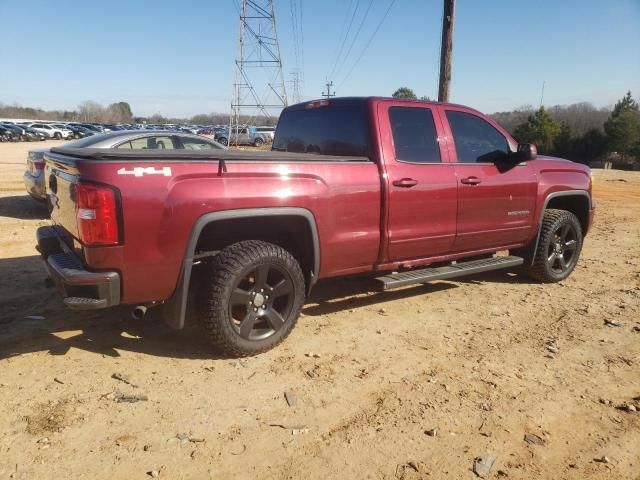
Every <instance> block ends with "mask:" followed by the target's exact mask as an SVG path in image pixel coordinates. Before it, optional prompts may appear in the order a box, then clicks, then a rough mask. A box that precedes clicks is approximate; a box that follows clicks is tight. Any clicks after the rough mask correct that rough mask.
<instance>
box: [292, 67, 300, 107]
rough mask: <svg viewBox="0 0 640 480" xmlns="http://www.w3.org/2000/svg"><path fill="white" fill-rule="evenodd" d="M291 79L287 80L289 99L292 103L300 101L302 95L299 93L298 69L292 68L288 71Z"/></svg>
mask: <svg viewBox="0 0 640 480" xmlns="http://www.w3.org/2000/svg"><path fill="white" fill-rule="evenodd" d="M290 75H291V77H292V80H289V83H290V84H291V87H292V88H291V101H292V103H300V101H301V100H302V95H301V94H300V87H301V84H302V79H301V78H300V70H294V71H293V72H291V73H290Z"/></svg>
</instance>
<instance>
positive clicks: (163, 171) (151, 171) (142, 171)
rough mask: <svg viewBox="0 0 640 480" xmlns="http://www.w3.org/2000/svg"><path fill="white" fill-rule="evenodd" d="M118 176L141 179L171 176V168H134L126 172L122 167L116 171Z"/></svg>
mask: <svg viewBox="0 0 640 480" xmlns="http://www.w3.org/2000/svg"><path fill="white" fill-rule="evenodd" d="M118 175H133V176H134V177H142V176H143V175H164V176H165V177H170V176H171V167H162V168H156V167H134V168H132V169H131V170H127V169H126V168H125V167H122V168H121V169H120V170H118Z"/></svg>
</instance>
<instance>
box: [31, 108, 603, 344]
mask: <svg viewBox="0 0 640 480" xmlns="http://www.w3.org/2000/svg"><path fill="white" fill-rule="evenodd" d="M45 173H46V179H47V180H46V182H47V195H48V202H49V206H50V209H51V218H52V220H53V226H50V227H43V228H40V229H39V230H38V233H37V237H38V249H39V251H40V252H41V254H42V256H43V257H44V259H45V262H46V265H47V267H48V270H49V272H50V275H51V277H52V278H53V279H54V280H55V281H56V283H58V285H59V286H60V288H61V291H62V294H63V297H64V302H65V304H66V305H67V306H68V307H70V308H73V309H95V308H104V307H110V306H114V305H118V304H131V305H133V306H138V307H137V310H135V311H136V312H138V314H141V312H143V311H145V310H146V308H148V307H150V306H160V305H162V308H163V309H164V316H165V319H166V321H167V322H168V323H169V324H170V325H172V326H173V327H175V328H182V327H183V325H184V319H185V312H186V309H187V304H191V301H190V300H189V299H190V298H193V303H194V305H195V307H196V309H197V312H198V315H199V317H200V319H201V320H202V323H203V325H204V328H205V330H206V332H207V334H208V336H209V338H210V339H211V341H212V343H214V344H215V345H217V346H219V347H221V348H222V349H223V350H226V351H227V352H230V353H232V354H236V355H250V354H255V353H259V352H262V351H265V350H267V349H269V348H271V347H273V346H274V345H276V344H277V343H279V342H280V341H282V340H283V339H284V338H285V337H286V336H287V335H288V333H289V332H290V331H291V329H292V328H293V326H294V324H295V322H296V320H297V318H298V316H299V314H300V310H301V308H302V306H303V303H304V299H305V296H306V295H307V294H308V293H309V292H310V290H311V288H312V286H313V285H314V283H315V282H316V281H317V280H318V279H324V278H330V277H338V276H344V275H353V274H362V273H366V272H368V273H370V274H372V275H373V276H375V277H376V280H377V281H378V282H379V285H380V288H381V289H388V288H394V287H401V286H404V285H408V284H414V283H424V282H428V281H430V280H438V279H447V278H454V277H458V276H461V275H467V274H473V273H478V272H484V271H488V270H495V269H499V268H513V267H520V268H521V269H523V270H524V271H525V272H528V273H529V274H530V275H531V276H532V277H534V278H535V279H538V280H539V281H542V282H557V281H560V280H563V279H564V278H566V277H567V276H568V275H569V274H570V273H571V272H572V270H573V269H574V267H575V265H576V262H577V261H578V258H579V256H580V251H581V248H582V243H583V237H584V235H585V234H586V233H587V232H588V230H589V227H590V225H591V223H592V220H593V213H594V202H593V199H592V196H591V183H592V179H591V175H590V170H589V168H587V167H586V166H584V165H581V164H577V163H573V162H570V161H567V160H561V159H557V158H550V157H543V156H537V155H536V150H535V146H534V145H528V144H521V145H518V143H517V142H516V141H515V140H514V139H513V138H512V137H511V136H510V135H509V134H508V133H507V132H506V131H504V130H503V129H502V128H501V127H500V126H499V125H497V124H496V123H495V122H493V121H492V120H491V119H489V118H487V117H486V116H484V115H482V114H481V113H479V112H477V111H475V110H473V109H470V108H467V107H463V106H460V105H453V104H446V103H435V102H421V101H411V100H400V99H389V98H337V99H331V100H317V101H311V102H306V103H301V104H298V105H294V106H291V107H288V108H286V109H284V111H283V112H282V114H281V117H280V120H279V123H278V127H277V129H276V135H275V139H274V142H273V148H272V151H270V152H258V151H229V150H208V151H202V152H199V151H180V150H131V149H128V150H120V149H113V150H105V149H95V148H90V147H80V146H74V144H73V143H70V144H67V145H66V146H61V147H56V148H52V149H51V151H50V152H49V153H47V154H46V171H45ZM504 250H509V254H510V255H509V256H504V255H495V254H496V252H498V251H504ZM190 292H191V293H193V296H192V295H190Z"/></svg>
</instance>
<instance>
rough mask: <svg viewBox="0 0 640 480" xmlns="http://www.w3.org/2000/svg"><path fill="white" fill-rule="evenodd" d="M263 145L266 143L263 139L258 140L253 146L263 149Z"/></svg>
mask: <svg viewBox="0 0 640 480" xmlns="http://www.w3.org/2000/svg"><path fill="white" fill-rule="evenodd" d="M263 143H264V140H262V139H261V138H256V139H255V140H254V141H253V146H254V147H261V146H262V144H263Z"/></svg>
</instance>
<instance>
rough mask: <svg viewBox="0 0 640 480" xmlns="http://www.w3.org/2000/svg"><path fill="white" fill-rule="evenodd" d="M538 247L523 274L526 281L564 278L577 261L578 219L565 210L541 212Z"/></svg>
mask: <svg viewBox="0 0 640 480" xmlns="http://www.w3.org/2000/svg"><path fill="white" fill-rule="evenodd" d="M540 229H541V230H540V238H539V240H538V246H537V248H536V250H535V252H533V261H532V263H531V265H530V267H529V268H528V270H527V273H528V274H529V276H530V277H532V278H534V279H535V280H539V281H541V282H545V283H551V282H560V281H562V280H564V279H565V278H567V277H568V276H569V275H570V274H571V272H573V269H574V268H575V266H576V264H577V263H578V258H580V252H581V251H582V227H581V226H580V222H579V221H578V218H577V217H576V216H575V215H574V214H573V213H571V212H568V211H566V210H556V209H548V210H546V211H545V212H544V216H543V218H542V225H541V227H540Z"/></svg>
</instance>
